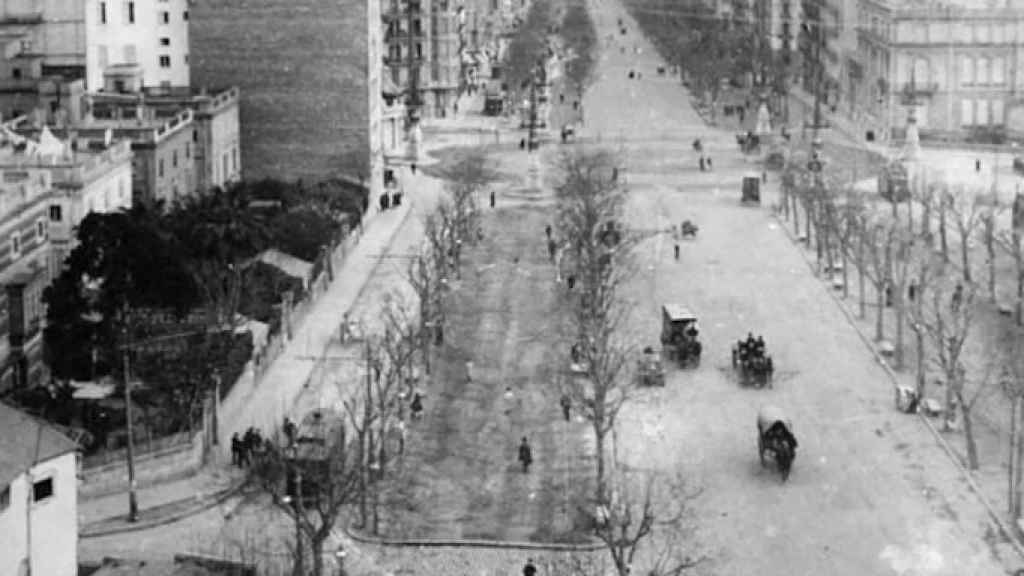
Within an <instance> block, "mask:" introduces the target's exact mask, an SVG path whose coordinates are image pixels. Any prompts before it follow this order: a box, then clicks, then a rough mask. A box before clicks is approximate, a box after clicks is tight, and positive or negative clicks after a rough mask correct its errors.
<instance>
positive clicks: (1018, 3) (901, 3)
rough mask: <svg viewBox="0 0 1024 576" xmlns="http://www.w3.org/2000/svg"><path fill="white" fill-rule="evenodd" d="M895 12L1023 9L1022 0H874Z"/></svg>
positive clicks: (932, 13)
mask: <svg viewBox="0 0 1024 576" xmlns="http://www.w3.org/2000/svg"><path fill="white" fill-rule="evenodd" d="M876 1H877V2H878V4H879V5H881V6H884V7H885V8H887V9H889V10H891V11H893V12H894V13H896V14H915V15H916V14H920V15H926V16H931V17H941V16H945V15H947V14H949V13H972V12H973V13H991V12H996V13H1002V12H1006V11H1014V10H1024V0H876Z"/></svg>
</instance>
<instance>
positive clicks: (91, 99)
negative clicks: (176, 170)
mask: <svg viewBox="0 0 1024 576" xmlns="http://www.w3.org/2000/svg"><path fill="white" fill-rule="evenodd" d="M109 80H110V78H109V77H108V85H109V83H110V82H109ZM86 101H87V103H88V104H87V107H88V108H89V109H90V110H91V112H92V114H93V116H94V117H100V118H115V117H122V118H123V117H124V115H125V114H129V115H130V114H134V113H135V112H136V111H137V109H138V108H139V107H140V106H141V107H143V108H145V109H149V110H151V111H152V114H153V116H154V117H158V118H173V117H174V116H176V115H177V114H178V113H180V112H181V111H183V110H192V113H193V123H194V126H193V134H192V143H193V147H192V150H190V151H189V152H190V153H191V156H192V160H193V163H194V164H195V172H194V173H195V189H196V190H198V191H200V192H205V191H207V190H210V189H212V188H215V187H225V186H227V185H228V184H230V183H231V182H235V181H237V180H240V179H241V177H242V163H241V142H240V132H239V130H240V126H239V115H238V114H239V113H238V101H239V90H238V88H237V87H233V88H227V89H223V90H207V89H198V90H193V89H191V88H170V89H165V88H139V89H135V90H131V91H128V90H122V91H120V92H118V91H115V90H113V89H110V86H108V89H107V90H105V91H104V92H98V93H93V94H90V95H89V96H88V97H87V99H86ZM119 115H120V116H119ZM172 159H173V158H172Z"/></svg>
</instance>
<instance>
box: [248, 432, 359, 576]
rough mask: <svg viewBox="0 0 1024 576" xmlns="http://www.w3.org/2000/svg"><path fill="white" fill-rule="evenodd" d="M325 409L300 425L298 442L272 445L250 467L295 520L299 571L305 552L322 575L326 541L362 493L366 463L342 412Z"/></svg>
mask: <svg viewBox="0 0 1024 576" xmlns="http://www.w3.org/2000/svg"><path fill="white" fill-rule="evenodd" d="M321 414H322V415H321V419H320V420H318V421H317V422H318V425H317V426H315V427H313V428H311V429H309V430H300V433H301V434H302V436H301V437H300V439H299V440H300V441H299V442H297V443H296V445H295V446H292V447H289V448H278V447H276V446H271V447H270V448H269V449H267V450H265V451H264V452H263V453H262V454H261V455H260V456H259V457H258V458H257V460H256V463H255V464H254V465H253V466H252V467H251V468H250V474H251V480H252V483H253V484H254V485H256V486H258V487H259V488H261V490H262V491H263V492H265V493H266V494H269V495H270V497H271V500H272V502H273V504H274V506H276V507H277V508H278V509H280V510H282V511H284V512H285V513H287V514H289V515H290V516H291V518H292V520H293V521H294V523H295V528H296V550H297V552H296V556H295V564H294V570H293V574H295V575H296V576H306V574H307V573H308V571H307V569H306V557H307V552H308V556H310V558H311V563H312V565H311V568H312V574H313V575H314V576H322V575H323V574H324V565H323V555H324V545H325V544H326V542H327V540H328V538H329V537H330V536H331V533H332V531H333V530H334V528H335V526H336V525H337V523H338V522H339V521H340V520H341V519H342V517H343V516H344V514H345V513H346V512H347V510H348V509H349V507H350V506H351V505H352V504H353V503H355V502H356V501H357V500H358V497H359V494H360V493H361V489H360V482H359V478H360V475H361V470H362V468H363V467H362V466H361V464H360V460H359V456H358V454H357V453H356V451H354V450H353V449H352V446H351V445H350V444H349V442H348V438H347V434H346V430H345V421H344V417H343V416H342V415H341V414H336V413H329V412H322V413H321ZM307 547H308V550H307Z"/></svg>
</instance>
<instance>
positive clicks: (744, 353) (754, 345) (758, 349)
mask: <svg viewBox="0 0 1024 576" xmlns="http://www.w3.org/2000/svg"><path fill="white" fill-rule="evenodd" d="M740 356H741V357H742V358H744V359H746V358H752V359H753V358H764V338H761V335H760V334H759V335H758V336H757V338H754V334H753V333H752V332H747V339H746V340H740Z"/></svg>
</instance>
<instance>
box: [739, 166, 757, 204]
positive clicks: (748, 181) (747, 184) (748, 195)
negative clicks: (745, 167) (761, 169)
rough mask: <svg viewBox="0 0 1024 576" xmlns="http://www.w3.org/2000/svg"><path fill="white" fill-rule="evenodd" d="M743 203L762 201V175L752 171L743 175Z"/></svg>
mask: <svg viewBox="0 0 1024 576" xmlns="http://www.w3.org/2000/svg"><path fill="white" fill-rule="evenodd" d="M740 203H741V204H760V203H761V176H759V175H757V174H754V173H750V174H747V175H745V176H744V177H743V188H742V195H741V196H740Z"/></svg>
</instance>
